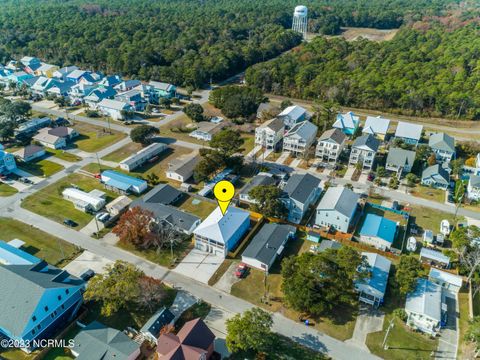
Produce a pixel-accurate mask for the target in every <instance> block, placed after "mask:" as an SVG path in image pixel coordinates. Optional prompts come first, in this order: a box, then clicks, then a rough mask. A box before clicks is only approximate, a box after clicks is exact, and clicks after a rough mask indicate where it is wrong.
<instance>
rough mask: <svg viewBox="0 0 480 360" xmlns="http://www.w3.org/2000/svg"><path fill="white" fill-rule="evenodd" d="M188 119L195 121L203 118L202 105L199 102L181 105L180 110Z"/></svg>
mask: <svg viewBox="0 0 480 360" xmlns="http://www.w3.org/2000/svg"><path fill="white" fill-rule="evenodd" d="M182 111H183V112H184V113H185V114H186V115H187V116H188V117H189V118H190V119H192V120H193V121H195V122H199V121H203V120H205V118H204V116H203V107H202V105H200V104H196V103H190V104H187V105H185V106H184V107H183V110H182Z"/></svg>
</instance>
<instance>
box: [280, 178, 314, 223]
mask: <svg viewBox="0 0 480 360" xmlns="http://www.w3.org/2000/svg"><path fill="white" fill-rule="evenodd" d="M283 191H284V193H285V195H286V197H285V198H282V199H281V200H282V201H283V203H284V204H285V206H286V208H287V210H288V221H290V222H293V223H295V224H300V222H301V221H302V219H303V217H304V216H305V214H306V213H307V211H308V209H309V208H310V206H312V205H314V204H315V203H316V202H317V200H318V198H319V197H320V194H321V193H322V188H321V181H320V179H319V178H317V177H315V176H313V175H311V174H308V173H307V174H298V173H294V174H292V176H290V178H289V179H288V181H287V183H286V184H285V186H284V188H283Z"/></svg>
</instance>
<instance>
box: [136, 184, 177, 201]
mask: <svg viewBox="0 0 480 360" xmlns="http://www.w3.org/2000/svg"><path fill="white" fill-rule="evenodd" d="M184 196H185V193H184V192H182V191H180V190H177V189H175V188H174V187H173V186H170V185H168V184H159V185H157V186H155V187H154V188H153V189H152V190H150V191H149V192H148V193H146V194H145V195H144V196H143V201H146V202H153V203H159V204H164V205H171V204H174V203H176V202H177V201H179V200H180V199H182V198H183V197H184Z"/></svg>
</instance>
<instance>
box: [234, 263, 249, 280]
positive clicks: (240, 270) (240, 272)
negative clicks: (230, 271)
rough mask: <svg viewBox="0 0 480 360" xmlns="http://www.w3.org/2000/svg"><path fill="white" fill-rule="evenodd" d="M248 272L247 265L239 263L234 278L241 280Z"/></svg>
mask: <svg viewBox="0 0 480 360" xmlns="http://www.w3.org/2000/svg"><path fill="white" fill-rule="evenodd" d="M247 271H248V266H247V264H244V263H240V264H238V266H237V268H236V269H235V276H236V277H237V278H239V279H241V278H243V277H244V276H245V275H246V274H247Z"/></svg>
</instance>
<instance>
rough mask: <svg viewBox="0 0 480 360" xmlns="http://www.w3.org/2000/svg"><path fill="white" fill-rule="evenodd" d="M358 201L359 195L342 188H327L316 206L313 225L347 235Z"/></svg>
mask: <svg viewBox="0 0 480 360" xmlns="http://www.w3.org/2000/svg"><path fill="white" fill-rule="evenodd" d="M359 199H360V195H358V194H356V193H354V192H353V191H352V190H350V189H347V188H345V187H343V186H338V187H329V188H328V189H327V191H326V192H325V194H324V195H323V197H322V199H321V200H320V203H319V204H318V206H317V210H316V216H315V224H316V225H317V226H321V227H324V228H334V229H336V230H338V231H342V232H344V233H347V232H348V230H349V228H350V225H351V224H352V220H353V219H354V217H355V213H356V212H357V208H358V200H359Z"/></svg>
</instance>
